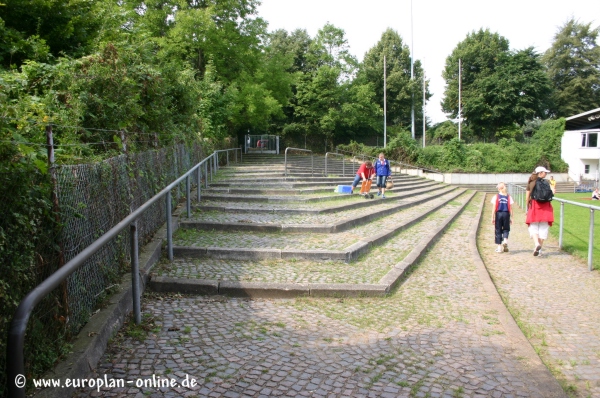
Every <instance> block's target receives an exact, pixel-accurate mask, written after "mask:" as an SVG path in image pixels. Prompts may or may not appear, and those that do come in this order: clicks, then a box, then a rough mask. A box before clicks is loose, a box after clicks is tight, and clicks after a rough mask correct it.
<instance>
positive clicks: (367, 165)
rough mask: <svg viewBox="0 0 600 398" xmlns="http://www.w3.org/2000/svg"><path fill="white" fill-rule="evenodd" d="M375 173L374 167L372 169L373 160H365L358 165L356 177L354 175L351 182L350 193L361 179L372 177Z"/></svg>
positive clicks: (365, 179)
mask: <svg viewBox="0 0 600 398" xmlns="http://www.w3.org/2000/svg"><path fill="white" fill-rule="evenodd" d="M373 174H375V169H373V162H371V161H370V160H367V161H366V162H364V163H363V164H361V165H360V167H359V168H358V170H357V171H356V177H354V181H353V182H352V193H354V188H356V186H357V185H358V183H359V182H361V181H367V180H369V179H371V178H372V177H373Z"/></svg>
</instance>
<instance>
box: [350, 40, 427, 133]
mask: <svg viewBox="0 0 600 398" xmlns="http://www.w3.org/2000/svg"><path fill="white" fill-rule="evenodd" d="M384 56H385V57H386V74H387V79H386V86H387V118H386V119H387V124H388V125H390V126H391V125H399V126H401V127H406V126H410V124H411V107H412V106H413V101H414V109H415V119H416V120H415V123H416V124H417V125H420V124H422V120H423V91H422V90H423V89H422V88H423V68H422V66H421V62H420V61H419V60H416V61H415V62H414V77H415V78H414V80H411V78H410V50H409V48H408V46H407V45H405V44H403V43H402V38H401V37H400V35H398V33H397V32H396V31H394V30H392V29H387V30H386V31H385V32H384V33H383V34H382V35H381V39H380V40H379V42H378V43H377V44H376V45H375V47H373V48H371V49H370V50H369V51H368V52H367V53H366V54H365V58H364V61H363V64H362V68H361V71H360V72H359V78H361V79H364V80H365V81H366V82H369V83H370V84H371V85H372V86H373V87H374V89H375V93H376V99H377V102H378V104H379V106H380V107H381V109H383V58H384ZM413 97H414V98H413ZM430 97H431V93H429V90H428V91H427V92H426V98H430Z"/></svg>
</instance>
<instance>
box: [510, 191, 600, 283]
mask: <svg viewBox="0 0 600 398" xmlns="http://www.w3.org/2000/svg"><path fill="white" fill-rule="evenodd" d="M507 185H508V193H509V195H511V196H512V197H513V200H515V197H516V198H517V199H518V200H515V202H517V203H518V204H519V206H520V207H521V208H522V209H526V207H527V203H525V199H526V196H525V195H526V189H525V187H522V186H519V185H516V184H512V183H508V184H507ZM552 200H553V201H556V202H560V222H559V226H558V228H559V229H558V248H559V249H562V247H563V225H564V222H563V221H564V217H565V203H566V204H569V205H573V206H579V207H584V208H587V209H590V229H589V234H588V270H589V271H593V270H594V266H593V260H594V211H596V210H600V207H599V206H592V205H585V204H583V203H578V202H573V201H571V200H566V199H561V198H557V197H554V198H553V199H552Z"/></svg>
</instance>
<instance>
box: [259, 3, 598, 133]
mask: <svg viewBox="0 0 600 398" xmlns="http://www.w3.org/2000/svg"><path fill="white" fill-rule="evenodd" d="M261 1H262V5H261V6H260V7H259V11H258V13H259V15H260V16H261V17H262V18H263V19H265V20H266V21H267V22H269V31H273V30H276V29H285V30H287V31H288V32H291V31H293V30H295V29H298V28H300V29H306V31H307V32H308V34H309V35H310V36H311V37H314V36H315V35H316V33H317V31H318V30H319V29H321V28H322V27H323V26H324V25H325V24H326V23H327V22H329V23H331V24H333V25H334V26H336V27H337V28H341V29H343V30H344V31H345V33H346V36H345V37H346V39H347V40H348V44H349V46H350V51H351V52H352V53H353V54H354V55H355V56H356V57H357V58H358V60H359V61H362V59H363V57H364V54H365V53H366V52H367V51H368V50H369V49H370V48H371V47H373V46H375V44H376V43H377V42H378V41H379V39H381V35H382V33H383V32H384V31H385V30H386V29H387V28H392V29H394V30H395V31H397V32H398V33H399V34H400V36H401V37H402V40H403V42H404V43H405V44H407V45H408V46H409V47H411V46H412V44H414V46H413V48H414V54H415V59H420V60H421V62H422V63H423V66H424V68H425V73H426V78H427V79H428V80H429V81H430V86H429V91H430V92H431V93H432V94H433V96H432V97H431V99H430V100H429V102H428V104H427V116H428V117H429V118H431V120H432V121H433V122H434V123H438V122H442V121H444V120H446V115H445V114H444V113H443V112H442V110H441V106H440V102H441V100H442V96H443V94H444V85H445V83H444V79H443V78H442V70H443V69H444V65H445V61H446V57H447V56H448V55H450V53H451V52H452V50H453V49H454V48H455V47H456V45H457V44H458V43H459V42H460V41H462V40H464V39H465V38H466V36H467V34H468V33H469V32H472V31H474V30H479V29H480V28H484V29H486V28H488V29H490V31H491V32H496V33H499V34H500V35H501V36H504V37H505V38H507V39H508V41H509V43H510V48H511V50H522V49H524V48H527V47H530V46H533V47H534V48H535V49H536V50H537V51H538V52H539V53H543V52H544V51H546V50H547V49H548V48H549V47H550V45H551V43H552V41H553V38H554V35H555V34H556V32H557V31H558V28H559V27H560V26H562V25H564V23H565V22H567V21H568V20H569V19H570V18H571V17H574V18H575V19H576V20H578V21H579V22H581V23H590V22H591V23H592V27H597V26H598V25H600V0H560V1H559V0H504V1H501V2H500V1H495V2H491V1H485V0H455V1H450V0H412V21H413V24H412V25H413V29H412V30H413V33H414V39H413V38H412V35H411V0H397V1H392V0H370V1H349V0H261ZM411 41H412V43H411Z"/></svg>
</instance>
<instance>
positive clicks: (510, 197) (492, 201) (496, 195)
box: [490, 194, 515, 207]
mask: <svg viewBox="0 0 600 398" xmlns="http://www.w3.org/2000/svg"><path fill="white" fill-rule="evenodd" d="M500 195H502V194H500ZM505 196H508V199H509V200H510V205H511V206H512V205H513V203H515V201H514V200H513V198H512V196H510V195H509V194H506V195H505ZM497 197H498V194H495V195H494V196H492V200H491V201H490V203H491V204H493V205H494V207H496V198H497Z"/></svg>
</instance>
